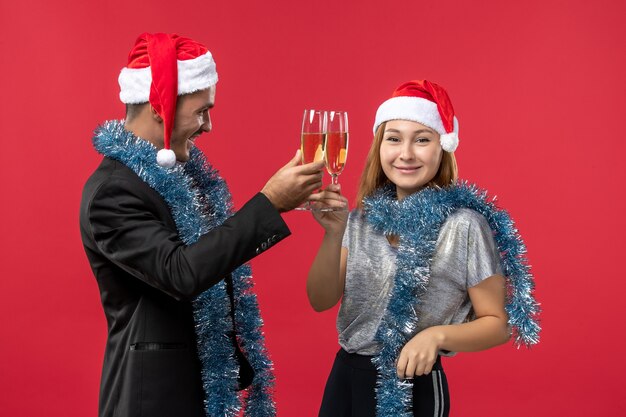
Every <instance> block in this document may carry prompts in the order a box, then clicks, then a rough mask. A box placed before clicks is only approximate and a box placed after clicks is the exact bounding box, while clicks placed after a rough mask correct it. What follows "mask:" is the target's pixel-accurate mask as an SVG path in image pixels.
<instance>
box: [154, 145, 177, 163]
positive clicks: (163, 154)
mask: <svg viewBox="0 0 626 417" xmlns="http://www.w3.org/2000/svg"><path fill="white" fill-rule="evenodd" d="M157 164H159V165H160V166H162V167H163V168H172V167H173V166H174V165H176V154H175V153H174V151H173V150H171V149H161V150H160V151H159V152H157Z"/></svg>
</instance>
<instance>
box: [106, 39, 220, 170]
mask: <svg viewBox="0 0 626 417" xmlns="http://www.w3.org/2000/svg"><path fill="white" fill-rule="evenodd" d="M118 82H119V84H120V100H121V101H122V103H125V104H139V103H147V102H150V104H151V105H152V107H154V109H155V110H156V112H157V113H158V114H159V116H161V118H162V119H163V125H164V136H163V138H164V140H163V141H164V148H163V149H161V150H160V151H159V152H158V154H157V162H158V164H159V165H161V166H163V167H167V168H171V167H173V166H174V164H175V163H176V155H175V154H174V151H172V150H171V149H170V137H171V135H172V128H173V127H174V117H175V114H176V100H177V96H179V95H182V94H190V93H193V92H196V91H200V90H205V89H207V88H209V87H211V86H213V85H215V84H216V83H217V71H216V69H215V61H214V60H213V56H212V55H211V52H209V50H208V49H207V47H206V46H204V45H202V44H200V43H198V42H196V41H194V40H192V39H189V38H184V37H182V36H178V35H176V34H167V33H154V34H152V33H144V34H142V35H140V36H139V37H138V38H137V41H136V42H135V46H134V47H133V49H132V50H131V51H130V53H129V54H128V65H127V66H126V67H125V68H122V71H121V72H120V76H119V78H118Z"/></svg>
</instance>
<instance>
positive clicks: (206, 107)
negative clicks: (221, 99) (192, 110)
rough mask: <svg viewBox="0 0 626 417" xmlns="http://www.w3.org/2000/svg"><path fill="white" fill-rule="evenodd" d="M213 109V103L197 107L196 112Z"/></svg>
mask: <svg viewBox="0 0 626 417" xmlns="http://www.w3.org/2000/svg"><path fill="white" fill-rule="evenodd" d="M213 107H215V103H208V104H205V105H204V106H202V107H198V110H204V109H212V108H213Z"/></svg>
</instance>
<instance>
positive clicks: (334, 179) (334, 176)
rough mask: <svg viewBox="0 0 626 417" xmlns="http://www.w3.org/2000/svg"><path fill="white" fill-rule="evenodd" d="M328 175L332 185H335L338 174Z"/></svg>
mask: <svg viewBox="0 0 626 417" xmlns="http://www.w3.org/2000/svg"><path fill="white" fill-rule="evenodd" d="M330 177H331V183H332V184H334V185H337V184H338V182H337V177H338V175H337V174H333V175H331V176H330Z"/></svg>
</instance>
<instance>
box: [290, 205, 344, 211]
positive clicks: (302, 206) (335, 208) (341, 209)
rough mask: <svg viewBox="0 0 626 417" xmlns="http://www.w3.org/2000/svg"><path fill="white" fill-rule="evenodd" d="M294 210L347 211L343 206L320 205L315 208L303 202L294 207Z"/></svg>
mask: <svg viewBox="0 0 626 417" xmlns="http://www.w3.org/2000/svg"><path fill="white" fill-rule="evenodd" d="M294 210H297V211H317V212H322V213H323V212H329V211H348V209H347V208H345V207H320V208H316V207H313V206H312V205H310V204H309V203H306V204H303V205H301V206H300V207H296V208H295V209H294Z"/></svg>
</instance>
